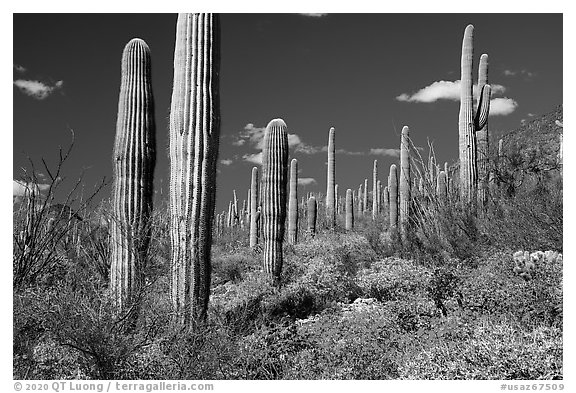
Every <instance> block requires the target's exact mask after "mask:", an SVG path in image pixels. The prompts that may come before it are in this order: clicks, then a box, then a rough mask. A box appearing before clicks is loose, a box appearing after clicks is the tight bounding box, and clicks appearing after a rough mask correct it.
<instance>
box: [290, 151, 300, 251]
mask: <svg viewBox="0 0 576 393" xmlns="http://www.w3.org/2000/svg"><path fill="white" fill-rule="evenodd" d="M297 242H298V160H297V159H295V158H293V159H292V161H291V162H290V194H289V197H288V243H289V244H296V243H297Z"/></svg>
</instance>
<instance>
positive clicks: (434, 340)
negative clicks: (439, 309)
mask: <svg viewBox="0 0 576 393" xmlns="http://www.w3.org/2000/svg"><path fill="white" fill-rule="evenodd" d="M450 318H451V319H452V320H454V322H453V323H452V325H453V327H451V328H450V329H449V331H453V330H455V329H454V327H457V329H458V330H461V331H462V330H463V331H466V332H468V334H469V337H468V334H467V335H465V336H464V337H462V338H459V337H457V336H453V335H452V336H451V338H450V339H448V340H447V339H446V335H445V334H443V335H440V336H437V335H428V336H427V338H426V340H422V341H421V342H420V350H419V351H418V350H414V352H412V354H411V356H409V357H408V358H407V359H406V361H405V362H403V363H402V364H399V367H398V370H399V377H400V378H401V379H551V378H552V377H555V376H558V375H561V374H562V331H561V330H560V329H558V328H554V327H544V326H541V327H537V328H534V329H533V330H531V329H530V330H526V329H522V327H520V326H518V325H517V324H515V323H514V322H511V321H507V320H505V319H504V320H498V319H496V318H492V317H490V318H480V319H472V320H470V319H462V318H460V317H459V316H452V317H450ZM441 328H443V329H444V330H446V325H444V326H439V327H438V328H437V330H438V329H441ZM414 348H415V349H416V348H417V347H416V346H415V347H414Z"/></svg>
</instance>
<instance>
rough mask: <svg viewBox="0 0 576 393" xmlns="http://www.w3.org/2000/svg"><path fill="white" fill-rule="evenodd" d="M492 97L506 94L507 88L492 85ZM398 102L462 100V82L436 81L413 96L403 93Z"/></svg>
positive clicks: (476, 91)
mask: <svg viewBox="0 0 576 393" xmlns="http://www.w3.org/2000/svg"><path fill="white" fill-rule="evenodd" d="M490 87H491V88H492V95H499V94H504V92H506V88H505V87H504V86H502V85H498V84H491V85H490ZM473 89H474V95H477V94H478V86H477V85H474V87H473ZM396 99H397V100H398V101H404V102H425V103H429V102H436V101H438V100H451V101H459V100H460V80H457V81H436V82H432V83H431V84H430V85H428V86H426V87H423V88H422V89H420V90H418V91H417V92H415V93H413V94H407V93H403V94H400V95H399V96H397V97H396Z"/></svg>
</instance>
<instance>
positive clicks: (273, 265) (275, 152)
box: [262, 119, 288, 282]
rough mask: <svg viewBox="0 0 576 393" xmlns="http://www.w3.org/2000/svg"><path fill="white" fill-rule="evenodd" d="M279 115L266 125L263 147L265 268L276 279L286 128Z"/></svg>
mask: <svg viewBox="0 0 576 393" xmlns="http://www.w3.org/2000/svg"><path fill="white" fill-rule="evenodd" d="M286 128H287V127H286V123H285V122H284V120H282V119H274V120H271V121H270V123H268V125H267V126H266V131H265V134H264V147H263V149H262V229H263V237H264V269H265V271H266V273H268V275H269V276H270V277H271V278H272V279H273V280H274V281H275V282H278V280H279V279H280V273H281V272H282V262H283V257H282V242H283V240H284V222H285V220H286V186H287V182H288V132H287V129H286Z"/></svg>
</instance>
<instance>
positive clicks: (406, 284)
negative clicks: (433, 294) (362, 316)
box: [356, 258, 430, 302]
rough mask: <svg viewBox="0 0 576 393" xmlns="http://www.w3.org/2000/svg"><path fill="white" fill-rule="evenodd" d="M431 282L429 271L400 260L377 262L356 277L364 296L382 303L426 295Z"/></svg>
mask: <svg viewBox="0 0 576 393" xmlns="http://www.w3.org/2000/svg"><path fill="white" fill-rule="evenodd" d="M429 281H430V272H429V270H428V269H426V268H424V267H421V266H417V265H415V264H414V263H411V262H409V261H406V260H403V259H399V258H387V259H385V260H382V261H378V262H375V263H373V264H372V266H371V267H370V268H369V269H365V270H363V271H362V272H361V274H359V275H358V276H357V277H356V283H357V285H358V286H359V287H360V289H361V290H362V294H363V296H365V297H369V298H375V299H377V300H379V301H382V302H386V301H391V300H398V299H402V298H404V297H406V296H407V295H409V294H418V293H420V294H425V291H426V288H427V286H428V285H429V284H428V282H429Z"/></svg>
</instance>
